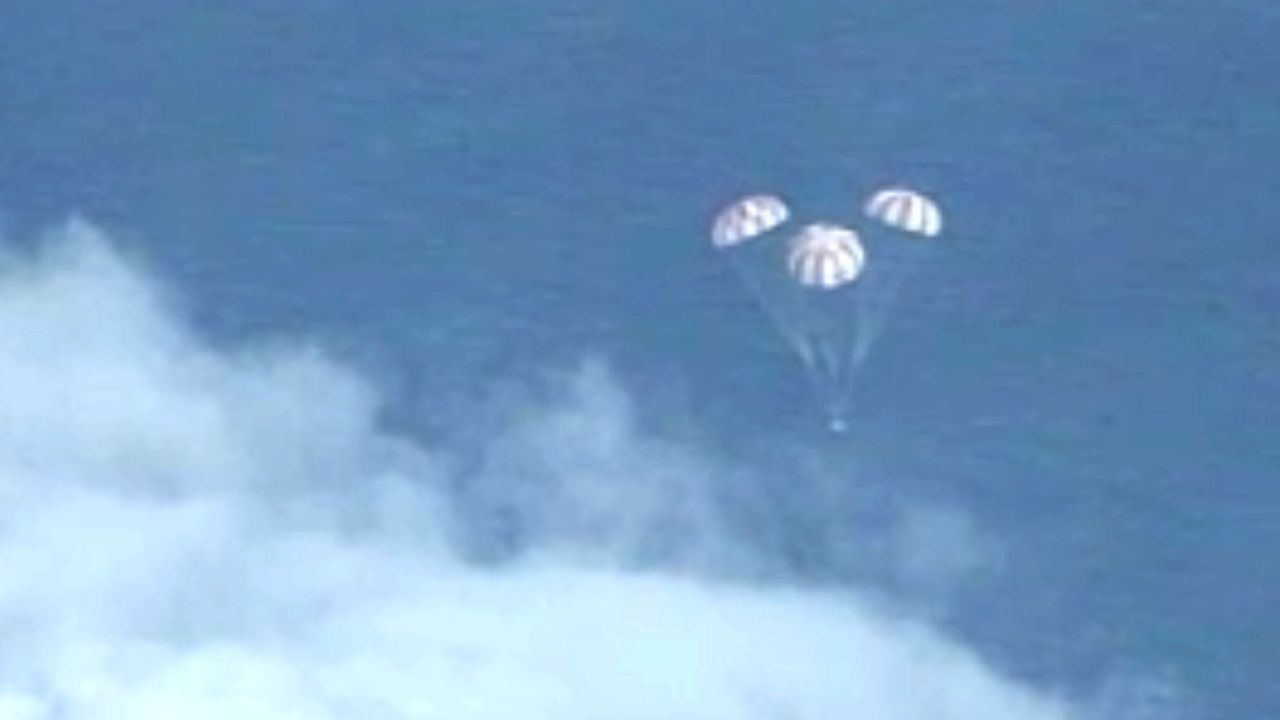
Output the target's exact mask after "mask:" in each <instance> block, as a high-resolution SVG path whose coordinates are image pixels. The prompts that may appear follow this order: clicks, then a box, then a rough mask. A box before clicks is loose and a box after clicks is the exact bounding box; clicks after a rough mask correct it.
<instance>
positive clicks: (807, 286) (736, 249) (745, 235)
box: [711, 195, 874, 430]
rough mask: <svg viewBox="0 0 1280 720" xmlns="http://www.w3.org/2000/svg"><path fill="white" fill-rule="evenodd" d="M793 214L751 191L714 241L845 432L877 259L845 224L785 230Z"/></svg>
mask: <svg viewBox="0 0 1280 720" xmlns="http://www.w3.org/2000/svg"><path fill="white" fill-rule="evenodd" d="M790 216H791V213H790V211H789V209H788V208H787V205H786V203H785V202H784V201H783V200H781V199H780V198H778V197H777V196H775V195H751V196H748V197H745V198H743V199H741V200H738V201H737V202H734V203H732V204H730V205H729V206H727V207H726V208H724V209H723V210H722V211H721V212H720V213H719V214H718V215H717V216H716V219H715V220H714V222H713V223H712V228H711V241H712V245H713V246H714V247H716V248H717V250H718V251H719V252H720V253H721V254H722V255H723V256H725V257H727V258H728V260H729V262H730V264H732V265H733V267H734V269H735V270H736V271H737V272H738V276H739V277H740V278H741V279H742V281H743V283H744V284H745V285H746V286H747V287H748V288H749V289H750V290H751V292H752V293H753V294H754V295H755V297H756V300H757V301H758V302H759V303H760V305H761V307H763V308H764V310H765V312H766V313H767V314H768V316H769V318H770V320H771V321H772V322H773V324H774V327H775V328H777V330H778V333H779V334H780V335H781V336H782V337H783V338H784V339H785V340H786V341H787V343H788V344H789V345H790V346H791V347H792V348H793V349H794V350H795V352H796V354H797V355H799V357H800V359H801V361H802V362H803V363H804V366H805V370H806V372H807V374H808V375H809V378H810V380H811V381H812V383H813V388H814V391H815V393H816V394H817V397H818V400H819V402H820V404H821V405H822V406H823V408H824V409H825V410H826V412H827V416H828V420H829V421H830V423H831V427H832V429H835V430H840V429H843V427H844V422H845V419H844V413H845V410H846V406H847V404H848V398H849V394H850V391H851V389H852V381H853V373H854V370H855V369H856V360H857V355H856V350H857V348H858V347H859V345H860V341H859V339H858V333H859V331H860V328H859V326H858V318H857V310H858V302H857V297H856V289H857V286H858V285H859V284H860V278H861V276H862V273H863V270H864V268H865V267H867V266H868V265H869V264H871V263H874V260H871V261H870V263H869V261H868V257H867V253H866V252H865V251H864V249H863V246H862V242H861V240H860V238H859V236H858V234H857V233H856V232H854V231H853V230H851V229H849V228H846V227H842V226H839V225H835V224H831V223H813V224H809V225H806V226H804V227H802V228H800V229H799V230H798V231H796V232H795V233H793V234H790V235H788V234H787V233H785V232H783V228H784V227H785V225H786V223H787V221H788V219H789V218H790Z"/></svg>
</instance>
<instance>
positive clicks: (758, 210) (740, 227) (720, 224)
mask: <svg viewBox="0 0 1280 720" xmlns="http://www.w3.org/2000/svg"><path fill="white" fill-rule="evenodd" d="M790 216H791V211H790V209H788V208H787V204H786V203H785V202H783V200H782V199H781V198H779V197H777V196H776V195H748V196H747V197H744V198H742V199H741V200H738V201H737V202H735V203H733V204H732V205H729V206H728V207H726V208H725V209H724V210H722V211H720V214H719V215H716V218H715V221H714V222H713V223H712V226H711V243H712V244H713V245H715V246H716V247H718V248H728V247H733V246H734V245H737V244H739V243H742V242H745V241H747V240H750V239H751V238H754V237H756V236H759V235H763V234H765V233H767V232H769V231H770V230H773V229H774V228H777V227H778V226H779V225H781V224H783V223H785V222H786V221H787V219H788V218H789V217H790Z"/></svg>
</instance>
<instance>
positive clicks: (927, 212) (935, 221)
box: [862, 187, 942, 237]
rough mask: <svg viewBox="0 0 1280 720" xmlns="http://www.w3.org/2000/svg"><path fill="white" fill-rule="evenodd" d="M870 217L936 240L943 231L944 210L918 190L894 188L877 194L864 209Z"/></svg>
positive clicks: (868, 201)
mask: <svg viewBox="0 0 1280 720" xmlns="http://www.w3.org/2000/svg"><path fill="white" fill-rule="evenodd" d="M862 211H863V213H865V214H866V216H867V217H869V218H872V219H874V220H878V221H880V222H882V223H884V224H885V225H888V226H890V227H893V228H897V229H899V230H905V231H907V232H909V233H913V234H916V235H923V236H925V237H935V236H937V235H938V233H940V232H942V211H940V210H939V209H938V205H937V203H935V202H934V201H933V200H931V199H929V198H928V197H926V196H924V195H921V194H920V193H918V192H916V191H914V190H908V189H907V188H903V187H890V188H885V189H883V190H879V191H877V192H876V193H875V194H874V195H872V196H871V197H870V199H868V200H867V202H866V204H865V205H864V206H863V208H862Z"/></svg>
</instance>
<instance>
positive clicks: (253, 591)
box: [0, 222, 1075, 720]
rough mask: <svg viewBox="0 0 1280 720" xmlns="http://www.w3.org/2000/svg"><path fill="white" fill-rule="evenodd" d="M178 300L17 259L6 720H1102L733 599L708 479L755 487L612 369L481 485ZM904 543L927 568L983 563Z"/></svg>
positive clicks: (937, 573) (740, 551)
mask: <svg viewBox="0 0 1280 720" xmlns="http://www.w3.org/2000/svg"><path fill="white" fill-rule="evenodd" d="M162 298H163V293H160V292H159V291H158V290H157V288H156V287H155V286H154V285H153V284H152V282H151V281H149V280H148V279H147V275H146V274H145V273H144V272H142V271H140V270H139V269H137V268H136V267H134V266H133V265H131V264H129V263H127V262H125V261H124V260H122V259H121V257H120V256H119V255H118V254H117V253H116V252H115V251H114V250H113V249H112V248H111V246H110V244H109V243H108V242H107V240H106V239H105V238H103V237H102V236H101V235H100V233H99V232H98V231H96V230H95V229H94V228H93V227H91V226H89V225H87V224H85V223H82V222H74V223H71V224H69V225H68V226H66V227H65V228H64V229H63V230H62V231H61V232H59V233H57V234H55V237H54V238H52V239H51V241H50V243H49V244H48V245H47V246H46V247H45V248H44V249H43V250H42V251H41V253H40V254H39V255H38V256H36V257H30V258H25V257H10V258H8V260H7V261H6V266H5V268H4V270H3V276H2V277H0V328H2V331H0V398H3V402H2V403H0V720H26V719H27V718H33V719H39V720H52V719H53V718H73V719H75V720H80V719H82V718H83V719H88V718H94V719H98V718H102V719H107V718H121V719H126V718H127V719H128V720H149V719H150V718H166V719H169V718H175V717H180V718H186V719H193V718H194V719H200V718H236V719H237V720H253V719H256V718H271V719H272V720H279V719H281V718H360V719H362V720H363V719H366V718H380V719H385V720H396V719H398V718H423V719H435V718H439V719H440V720H470V719H472V718H474V719H475V720H488V719H490V718H493V719H495V720H511V719H512V718H521V719H524V718H547V719H548V720H575V719H579V718H581V719H592V720H594V719H597V718H609V719H611V720H625V719H628V718H634V719H636V720H666V719H672V720H674V719H677V718H679V719H685V718H689V719H693V718H698V719H699V720H712V719H719V718H761V719H769V720H773V719H783V718H785V719H788V720H804V719H810V718H812V719H818V718H823V719H826V718H834V717H875V718H880V719H882V720H895V719H901V720H916V719H920V720H924V719H926V718H927V719H929V720H947V719H954V720H967V719H969V718H973V719H974V720H978V719H980V720H999V719H1000V718H1017V719H1018V720H1036V719H1045V720H1049V719H1055V720H1056V719H1058V718H1068V717H1075V715H1073V714H1072V710H1071V708H1070V707H1069V706H1068V705H1067V704H1065V703H1063V702H1061V701H1060V700H1057V699H1054V698H1051V697H1046V696H1044V695H1042V694H1040V693H1038V692H1036V691H1035V690H1034V689H1031V688H1027V687H1022V686H1019V685H1018V684H1017V683H1015V682H1013V681H1011V680H1008V679H1005V678H1003V677H1001V676H1000V675H999V674H998V673H996V672H995V671H993V670H992V669H991V668H989V667H987V666H985V665H984V664H983V663H982V662H981V661H980V660H979V658H978V657H977V656H975V655H974V654H973V653H971V652H969V651H967V650H966V649H965V648H963V647H960V646H959V645H957V644H956V643H955V642H953V641H952V640H949V639H947V638H946V637H944V636H942V635H940V634H939V633H937V632H935V631H933V630H931V629H930V628H929V627H928V626H927V625H926V624H924V623H922V622H919V621H913V620H910V619H907V618H906V617H905V616H902V615H898V616H892V615H888V614H886V613H885V612H883V611H882V610H874V609H872V608H871V607H870V606H868V605H867V604H866V602H864V600H863V599H861V598H859V597H858V596H857V595H855V594H851V593H838V592H835V591H829V590H828V591H819V590H816V589H809V588H806V587H804V586H802V585H800V584H798V583H790V584H784V583H781V582H773V583H765V582H763V581H760V580H756V581H752V582H748V581H746V580H745V579H742V580H738V581H735V580H733V577H735V575H734V574H733V573H732V572H726V573H721V574H719V576H717V575H716V573H713V572H711V571H712V570H714V569H716V568H721V569H723V568H724V567H726V566H729V565H733V563H737V565H733V566H734V567H745V566H746V565H748V564H749V563H748V562H747V561H746V560H744V554H749V553H751V552H753V549H752V548H753V546H752V544H751V543H749V542H744V541H743V539H742V535H743V531H742V528H741V527H740V526H733V523H732V522H730V521H728V520H727V519H726V514H725V513H724V512H722V508H719V507H718V506H717V505H716V503H715V502H714V501H713V497H714V495H713V493H710V492H708V488H709V487H710V486H712V484H713V483H712V482H711V480H712V478H714V477H717V476H720V475H722V474H723V473H730V472H731V473H733V474H735V475H739V476H742V477H747V476H749V473H745V472H744V471H742V470H741V469H732V468H726V467H725V465H724V463H723V461H721V460H717V459H715V458H714V456H713V455H711V454H709V453H705V452H700V451H699V450H698V449H697V448H694V447H689V446H687V445H683V444H681V443H678V442H675V441H673V440H669V439H664V438H662V437H660V436H658V435H657V434H655V433H650V432H647V431H645V430H644V429H642V428H640V427H638V426H637V423H636V421H635V419H634V417H633V413H632V412H631V411H630V408H629V401H628V398H627V396H626V394H625V393H624V392H623V391H622V389H620V388H619V387H618V385H617V383H615V382H614V381H613V379H612V378H611V377H610V376H609V374H608V372H607V371H606V370H605V369H604V368H603V367H602V366H600V365H598V364H591V363H589V364H587V365H586V366H584V367H583V368H582V369H581V370H580V371H579V372H577V373H575V374H573V375H572V376H571V377H570V378H569V379H568V381H567V384H566V386H565V387H563V388H561V392H560V393H559V394H558V396H556V397H552V398H551V399H550V400H545V401H537V402H534V401H531V402H529V403H527V404H526V405H524V406H522V407H519V408H513V409H511V411H510V413H509V416H508V417H507V418H506V420H505V422H504V423H503V424H502V426H501V427H499V428H498V429H496V430H495V432H494V434H493V437H492V438H491V439H490V440H489V441H488V442H487V443H486V444H485V445H484V446H483V447H482V448H481V449H480V457H479V460H478V462H476V463H475V468H474V469H471V470H465V471H464V470H462V469H458V468H459V466H461V465H463V464H465V463H462V462H460V461H458V458H456V457H455V455H457V453H456V452H454V451H453V450H452V449H450V448H447V447H446V448H425V447H422V446H421V445H420V444H416V443H414V442H412V441H411V440H410V439H408V438H404V437H398V436H396V435H395V434H393V433H391V432H389V431H387V430H385V429H384V428H383V427H382V425H381V423H380V421H379V417H378V413H379V398H378V395H377V392H376V388H375V387H373V386H372V385H371V383H370V382H368V381H366V380H365V379H362V378H360V377H357V376H356V375H355V374H354V373H352V372H351V371H349V370H348V369H345V368H343V367H341V366H339V365H337V364H336V363H334V362H333V361H332V360H330V359H328V358H326V356H325V354H324V353H323V352H322V351H320V350H318V349H316V348H312V347H308V346H306V345H305V344H301V343H277V344H275V345H259V346H253V347H245V348H238V349H232V350H226V349H221V350H220V349H215V348H213V347H211V346H209V345H208V344H206V343H204V342H203V341H202V340H201V339H200V338H199V337H198V336H197V335H196V334H195V333H193V332H191V331H190V330H189V328H187V327H186V326H185V325H184V324H183V323H182V321H181V318H180V317H177V316H176V314H175V313H174V312H172V311H171V310H170V309H168V306H167V305H166V304H165V303H164V302H162ZM905 522H906V525H904V526H903V528H904V529H903V530H902V531H901V533H900V536H899V537H898V538H897V540H896V541H895V542H896V543H897V544H896V545H895V547H898V548H899V551H900V552H902V553H905V564H904V565H903V567H905V568H907V569H908V570H909V571H910V572H912V573H916V574H918V575H919V576H920V577H923V578H924V579H925V580H926V581H928V582H934V581H936V580H938V579H939V578H941V579H942V581H947V580H949V579H950V578H953V577H954V576H956V575H957V574H959V573H963V572H965V571H967V570H968V569H969V568H970V567H971V565H972V564H973V563H974V562H976V560H974V558H975V557H976V555H974V554H973V552H971V550H972V547H975V546H974V544H973V543H972V542H971V539H972V536H973V532H972V529H971V528H969V527H968V526H967V525H965V524H964V523H963V522H958V521H955V520H954V518H951V517H950V516H946V515H926V516H923V519H920V518H917V519H916V520H910V519H908V520H906V521H905ZM731 526H733V527H736V529H732V528H731ZM966 547H968V548H969V549H968V550H966V549H965V548H966ZM943 548H945V551H944V550H943ZM956 548H960V550H956ZM473 560H475V561H474V562H473ZM717 577H718V579H717ZM737 577H745V576H737Z"/></svg>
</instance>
